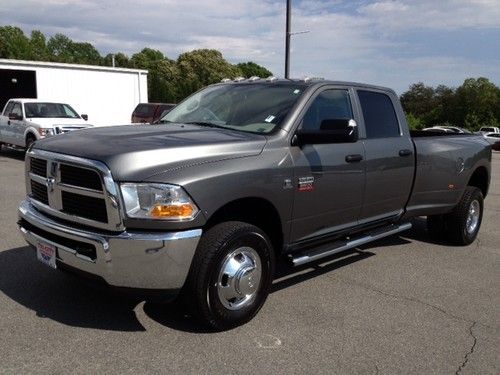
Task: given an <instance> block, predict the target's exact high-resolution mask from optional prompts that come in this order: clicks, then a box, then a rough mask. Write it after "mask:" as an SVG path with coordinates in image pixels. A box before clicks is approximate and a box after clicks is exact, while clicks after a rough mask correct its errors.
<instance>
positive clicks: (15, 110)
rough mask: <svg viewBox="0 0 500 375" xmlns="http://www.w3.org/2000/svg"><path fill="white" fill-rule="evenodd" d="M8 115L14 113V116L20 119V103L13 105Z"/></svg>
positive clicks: (21, 112) (21, 113)
mask: <svg viewBox="0 0 500 375" xmlns="http://www.w3.org/2000/svg"><path fill="white" fill-rule="evenodd" d="M10 113H14V114H16V115H18V116H20V117H22V116H23V111H22V109H21V103H14V106H13V108H12V110H11V112H10Z"/></svg>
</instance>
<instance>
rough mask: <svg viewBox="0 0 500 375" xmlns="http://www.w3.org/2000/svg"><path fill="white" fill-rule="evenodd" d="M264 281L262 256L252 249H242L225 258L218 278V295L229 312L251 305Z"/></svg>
mask: <svg viewBox="0 0 500 375" xmlns="http://www.w3.org/2000/svg"><path fill="white" fill-rule="evenodd" d="M261 279H262V263H261V260H260V256H259V254H258V253H257V251H255V249H252V248H251V247H240V248H238V249H236V250H234V251H232V252H231V253H229V254H228V255H226V257H225V258H224V260H223V261H222V266H221V268H220V271H219V275H218V277H217V284H216V288H217V295H218V297H219V301H220V302H221V303H222V305H223V306H224V307H225V308H227V309H229V310H239V309H242V308H244V307H246V306H248V305H250V304H251V303H252V302H253V301H254V300H255V298H256V297H257V292H258V290H259V286H260V283H261Z"/></svg>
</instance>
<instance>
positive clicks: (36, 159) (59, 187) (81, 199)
mask: <svg viewBox="0 0 500 375" xmlns="http://www.w3.org/2000/svg"><path fill="white" fill-rule="evenodd" d="M26 189H27V192H28V196H29V197H30V198H31V202H32V203H33V205H35V207H37V208H38V209H39V210H40V211H43V212H45V213H47V214H49V215H52V216H54V217H56V218H60V219H63V220H66V221H72V222H76V223H79V224H82V225H86V226H93V227H97V228H99V229H105V230H112V231H121V230H123V229H125V228H124V227H123V222H122V218H121V215H120V207H119V202H120V200H119V198H118V186H117V185H116V184H115V182H114V181H113V178H112V176H111V173H110V171H109V169H108V168H107V167H106V165H104V164H103V163H101V162H98V161H94V160H88V159H83V158H78V157H74V156H67V155H62V154H56V153H52V152H47V151H41V150H31V151H30V152H28V153H27V154H26Z"/></svg>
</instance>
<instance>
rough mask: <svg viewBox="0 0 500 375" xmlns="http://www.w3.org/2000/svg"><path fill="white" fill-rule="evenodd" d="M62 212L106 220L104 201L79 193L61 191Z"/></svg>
mask: <svg viewBox="0 0 500 375" xmlns="http://www.w3.org/2000/svg"><path fill="white" fill-rule="evenodd" d="M61 198H62V212H65V213H68V214H70V215H78V216H81V217H84V218H87V219H91V220H95V221H100V222H101V223H107V222H108V215H107V214H106V202H105V201H104V199H101V198H93V197H86V196H84V195H80V194H74V193H69V192H67V191H63V192H61Z"/></svg>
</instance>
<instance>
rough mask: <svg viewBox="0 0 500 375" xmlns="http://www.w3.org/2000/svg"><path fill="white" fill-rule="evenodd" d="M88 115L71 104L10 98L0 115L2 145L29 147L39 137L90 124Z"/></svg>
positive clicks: (0, 140)
mask: <svg viewBox="0 0 500 375" xmlns="http://www.w3.org/2000/svg"><path fill="white" fill-rule="evenodd" d="M87 119H88V117H87V115H81V116H80V115H79V114H78V113H77V112H76V111H75V110H74V109H73V108H72V107H71V106H70V105H69V104H64V103H55V102H48V101H44V100H39V99H10V100H9V101H8V102H7V104H6V105H5V107H4V109H3V112H2V114H1V116H0V147H1V145H2V144H8V145H13V146H18V147H23V148H28V147H29V146H30V144H32V143H33V142H35V141H36V140H38V139H42V138H45V137H50V136H53V135H57V134H62V133H67V132H68V131H72V130H78V129H83V128H88V127H91V126H92V125H90V124H88V123H87Z"/></svg>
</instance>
